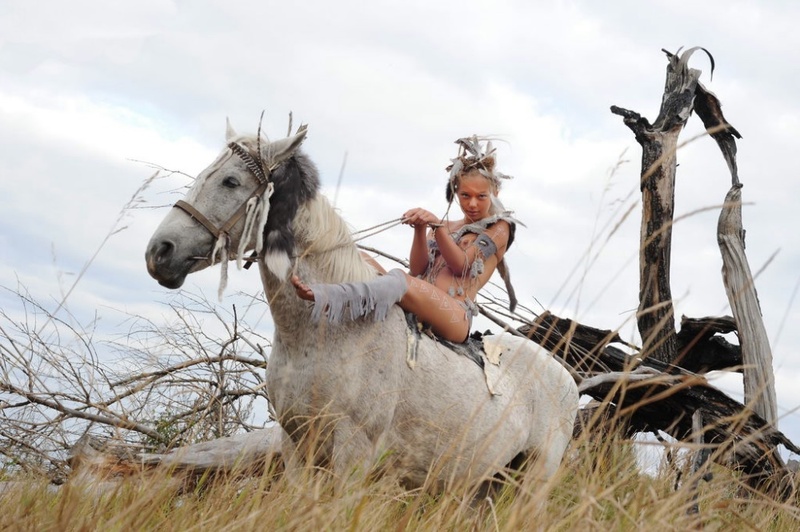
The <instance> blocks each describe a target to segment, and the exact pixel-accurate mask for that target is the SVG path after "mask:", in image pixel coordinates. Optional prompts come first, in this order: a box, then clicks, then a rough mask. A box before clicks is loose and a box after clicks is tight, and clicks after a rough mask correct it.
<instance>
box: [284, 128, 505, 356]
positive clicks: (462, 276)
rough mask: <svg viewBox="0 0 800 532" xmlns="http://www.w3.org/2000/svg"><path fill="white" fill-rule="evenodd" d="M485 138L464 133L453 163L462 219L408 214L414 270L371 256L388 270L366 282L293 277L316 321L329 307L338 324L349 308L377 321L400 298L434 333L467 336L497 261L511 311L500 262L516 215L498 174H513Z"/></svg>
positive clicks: (451, 186)
mask: <svg viewBox="0 0 800 532" xmlns="http://www.w3.org/2000/svg"><path fill="white" fill-rule="evenodd" d="M482 140H484V139H481V138H479V137H476V136H472V137H468V138H463V139H458V140H457V141H456V143H457V144H458V145H459V151H458V156H457V157H456V158H455V159H452V164H451V165H450V166H448V168H447V170H449V171H450V179H449V181H448V184H447V201H448V204H452V202H453V200H454V199H457V200H458V205H459V207H461V212H462V213H463V215H464V217H463V219H461V220H449V218H448V217H447V214H445V218H444V219H439V218H438V217H436V216H435V215H434V214H433V213H431V212H429V211H427V210H425V209H422V208H415V209H411V210H409V211H406V213H405V214H403V217H402V223H404V224H406V225H409V226H411V227H413V229H414V240H413V242H412V244H411V253H410V257H409V259H410V260H409V263H410V264H409V272H408V273H405V272H402V271H401V270H397V269H395V270H391V271H389V272H385V270H383V268H381V267H380V265H378V264H377V263H376V262H375V261H370V262H371V264H373V265H374V266H377V267H378V269H379V272H381V273H382V274H385V275H381V276H380V277H378V278H377V279H374V280H372V281H368V282H366V283H343V284H338V285H331V284H315V285H311V286H307V285H305V284H304V283H303V282H302V281H300V279H299V278H298V277H297V276H292V284H293V285H294V287H295V289H296V291H297V295H298V296H299V297H301V298H303V299H306V300H309V301H315V309H314V312H313V313H312V318H313V319H319V318H320V317H321V316H322V314H323V313H327V315H328V320H329V321H331V322H338V321H339V320H340V319H341V317H342V313H343V311H344V309H345V308H349V309H350V312H349V314H350V315H351V317H353V318H356V317H359V316H364V315H367V314H369V313H373V317H374V319H376V320H381V319H383V318H384V317H385V316H386V312H387V311H388V308H389V307H390V306H391V305H392V304H394V303H399V305H400V307H401V308H403V310H406V311H408V312H411V313H413V314H415V315H416V316H417V318H418V319H419V320H420V321H422V322H423V323H425V324H427V325H429V326H430V328H431V329H432V330H433V332H434V333H435V334H437V335H439V336H440V337H442V338H444V339H446V340H449V341H451V342H463V341H465V340H466V339H467V336H468V335H469V329H470V326H471V323H472V318H473V317H474V316H475V315H477V313H478V308H477V306H476V305H475V303H474V301H475V299H476V296H477V294H478V291H479V290H480V289H481V288H483V286H484V285H485V284H486V283H487V282H488V281H489V278H490V277H491V276H492V274H493V273H494V271H495V269H498V266H500V270H501V273H502V274H503V278H504V280H505V281H506V286H507V288H508V291H509V299H510V301H511V306H512V310H513V306H514V304H515V300H514V296H513V290H512V289H511V286H510V283H509V281H508V275H507V269H506V268H505V264H504V263H501V261H502V260H503V255H504V254H505V252H506V250H507V249H508V247H509V246H510V245H511V243H512V241H513V239H514V230H515V221H514V219H513V218H511V216H510V213H509V212H507V211H505V210H504V209H503V206H502V204H501V203H500V202H499V200H498V199H497V193H498V192H499V189H500V179H507V178H508V176H506V175H504V174H501V173H500V172H497V171H495V163H496V153H495V150H494V148H493V147H492V143H491V141H488V140H487V141H486V144H485V148H484V146H482V145H481V141H482ZM448 211H449V209H448Z"/></svg>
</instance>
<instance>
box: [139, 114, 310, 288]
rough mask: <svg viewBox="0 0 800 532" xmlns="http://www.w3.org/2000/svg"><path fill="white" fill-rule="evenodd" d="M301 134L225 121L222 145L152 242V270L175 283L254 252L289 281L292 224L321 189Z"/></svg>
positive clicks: (163, 281) (165, 281) (149, 250)
mask: <svg viewBox="0 0 800 532" xmlns="http://www.w3.org/2000/svg"><path fill="white" fill-rule="evenodd" d="M305 133H306V130H305V127H302V128H300V130H298V133H297V134H296V135H294V136H292V137H288V138H285V139H281V140H277V141H274V142H268V141H267V140H265V139H260V140H259V139H258V137H256V136H241V135H237V134H236V133H235V132H234V131H233V129H232V128H231V127H230V124H228V128H227V133H226V147H225V149H224V150H223V151H222V153H221V154H220V155H219V157H217V159H216V160H215V161H214V162H213V163H211V165H210V166H208V168H206V169H205V170H203V171H202V172H201V173H200V175H199V176H198V178H197V179H196V180H195V182H194V184H193V185H192V187H191V188H190V189H189V191H188V193H187V194H186V197H185V198H184V199H183V200H180V201H178V202H177V203H176V204H175V208H173V209H172V210H171V211H170V212H169V214H167V216H166V217H165V218H164V220H163V221H162V222H161V224H160V225H159V226H158V228H157V229H156V232H155V234H153V237H152V238H151V239H150V243H149V244H148V245H147V251H146V253H145V258H146V260H147V271H148V272H149V273H150V275H151V276H152V277H153V278H154V279H156V280H157V281H158V282H159V283H160V284H161V285H163V286H166V287H167V288H178V287H180V286H181V285H182V284H183V282H184V280H185V279H186V276H187V275H188V274H190V273H193V272H196V271H199V270H202V269H203V268H206V267H208V266H210V265H212V264H214V263H215V262H218V261H227V260H232V259H234V258H236V257H238V258H239V260H241V258H242V255H243V254H244V253H245V252H247V251H250V250H256V251H257V252H258V253H259V254H262V256H263V257H264V261H265V263H266V265H267V268H268V269H269V270H270V271H271V272H272V273H273V274H274V275H276V276H277V277H279V278H281V279H284V278H286V276H287V274H288V272H289V269H290V266H291V256H292V254H293V252H294V244H295V243H294V232H293V231H292V221H293V219H294V216H295V214H296V212H297V208H298V207H299V206H300V205H301V204H302V203H304V202H306V201H308V200H309V199H311V198H312V197H314V195H315V194H316V193H317V190H318V188H319V179H318V177H317V170H316V168H315V167H314V165H313V163H312V162H311V161H310V160H309V159H308V158H307V157H306V156H305V155H303V154H302V153H300V152H299V151H298V148H299V146H300V144H301V143H302V142H303V140H304V138H305ZM230 251H233V253H230ZM240 263H241V262H240Z"/></svg>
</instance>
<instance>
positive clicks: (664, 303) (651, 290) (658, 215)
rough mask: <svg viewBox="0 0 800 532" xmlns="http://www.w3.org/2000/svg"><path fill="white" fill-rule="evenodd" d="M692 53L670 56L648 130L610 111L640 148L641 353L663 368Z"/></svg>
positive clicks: (668, 346) (632, 116) (669, 345)
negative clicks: (679, 149)
mask: <svg viewBox="0 0 800 532" xmlns="http://www.w3.org/2000/svg"><path fill="white" fill-rule="evenodd" d="M694 51H695V49H694V48H693V49H690V50H687V51H686V52H684V54H683V55H682V56H678V55H674V54H671V53H669V52H666V51H665V53H666V54H667V58H668V59H669V63H668V65H667V80H666V85H665V87H664V96H663V98H662V100H661V110H660V111H659V114H658V118H656V121H655V123H654V124H653V125H650V123H649V122H648V121H647V119H645V118H644V117H642V116H641V115H639V114H638V113H635V112H633V111H628V110H627V109H621V108H619V107H616V106H613V107H611V112H612V113H614V114H617V115H620V116H622V117H623V119H624V123H625V125H626V126H628V127H629V128H630V129H631V131H633V133H634V134H635V135H636V140H637V142H639V144H640V145H641V146H642V181H641V190H642V227H641V240H640V246H639V312H638V315H637V322H638V327H639V334H640V335H641V337H642V353H643V355H644V356H647V357H652V358H655V359H656V360H660V361H662V362H671V361H672V360H674V359H675V357H676V356H677V337H676V335H677V333H676V331H675V310H674V307H673V304H672V291H671V289H670V255H671V253H672V223H673V214H674V209H675V169H676V166H677V163H676V157H675V153H676V151H677V146H678V136H679V135H680V132H681V130H682V129H683V126H684V125H685V124H686V120H688V118H689V116H690V115H691V113H692V109H693V105H694V98H695V90H696V88H697V80H698V78H699V77H700V71H699V70H696V69H690V68H689V67H688V64H687V63H688V61H689V57H690V56H691V55H692V53H693V52H694Z"/></svg>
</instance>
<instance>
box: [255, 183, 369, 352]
mask: <svg viewBox="0 0 800 532" xmlns="http://www.w3.org/2000/svg"><path fill="white" fill-rule="evenodd" d="M293 226H294V228H295V240H296V246H297V249H296V251H295V255H296V256H295V258H294V261H295V262H294V268H293V271H294V272H296V274H297V275H298V276H299V277H300V279H302V280H303V282H305V283H308V284H311V283H344V282H358V281H365V280H367V279H370V278H372V277H374V276H375V271H374V270H373V269H372V268H371V267H370V266H368V265H367V264H366V263H365V262H364V261H363V260H362V259H361V257H360V255H359V252H358V249H357V248H356V246H355V244H354V243H353V240H352V238H351V236H350V230H349V228H348V227H347V225H346V224H345V222H344V220H342V218H341V217H340V216H339V215H338V214H337V213H336V212H335V211H334V210H333V208H332V207H331V206H330V204H329V203H328V201H327V199H325V197H324V196H321V195H318V197H317V198H314V199H313V200H311V201H310V202H309V203H308V205H305V206H303V207H301V208H300V209H299V210H298V213H297V216H296V217H295V220H294V222H293ZM259 269H260V271H261V280H262V282H263V284H264V292H265V294H266V296H267V302H268V303H269V307H270V310H271V312H272V317H273V321H274V322H275V326H276V328H277V330H278V332H279V333H280V335H281V336H282V337H283V338H299V337H306V336H308V332H309V328H310V327H314V325H313V324H311V320H310V319H311V305H310V304H309V303H308V301H305V300H302V299H300V298H299V297H298V296H297V294H296V292H295V289H294V287H293V286H292V284H291V283H290V282H289V279H285V280H280V279H278V278H277V277H275V275H273V274H272V273H271V272H270V271H269V270H268V269H267V267H266V266H265V265H264V264H263V262H262V261H259Z"/></svg>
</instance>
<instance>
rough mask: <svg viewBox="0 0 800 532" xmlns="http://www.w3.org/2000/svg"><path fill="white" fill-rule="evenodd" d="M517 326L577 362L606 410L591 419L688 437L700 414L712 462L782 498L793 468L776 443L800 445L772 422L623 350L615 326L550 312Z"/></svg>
mask: <svg viewBox="0 0 800 532" xmlns="http://www.w3.org/2000/svg"><path fill="white" fill-rule="evenodd" d="M710 323H713V322H710ZM711 326H712V325H709V327H711ZM729 326H730V322H729V320H727V319H725V318H723V319H721V320H720V321H719V322H718V324H717V327H718V328H720V329H721V330H726V329H727V328H728V327H729ZM517 331H518V332H519V333H521V334H524V335H525V336H527V337H528V338H530V339H531V340H533V341H535V342H536V343H538V344H539V345H541V346H542V347H544V348H546V349H548V350H550V351H552V352H553V353H554V354H555V355H556V356H559V357H561V358H562V359H563V360H564V361H565V362H566V363H567V364H569V365H571V366H573V367H575V368H576V370H577V371H578V372H579V373H580V374H581V376H582V377H583V380H582V382H581V383H580V384H579V391H580V393H581V394H585V395H588V396H590V397H592V398H593V399H595V401H597V403H595V404H594V406H593V408H594V409H595V411H597V408H598V407H605V408H606V409H607V410H608V411H607V412H602V414H601V415H596V416H595V418H597V419H600V420H605V421H606V422H613V423H616V424H619V425H620V426H622V427H624V430H626V431H627V433H628V434H629V435H633V434H635V433H657V432H658V431H662V432H663V433H665V434H668V435H670V436H671V437H673V438H675V439H676V440H681V441H689V442H691V441H692V440H693V439H695V438H696V436H698V435H697V434H696V430H695V428H694V423H696V422H697V420H698V417H697V416H698V415H699V416H700V417H699V420H700V421H702V423H701V426H702V434H701V436H702V437H703V441H704V442H705V444H706V445H708V446H709V447H710V448H711V449H712V453H711V458H712V460H714V461H715V462H716V463H719V464H721V465H723V466H725V467H729V468H731V469H734V470H737V471H741V472H742V473H743V474H744V477H745V480H746V482H747V483H748V484H749V485H751V486H752V487H753V488H756V489H759V490H761V491H764V492H768V493H773V494H775V495H778V496H781V497H786V496H788V494H789V492H790V491H791V490H790V488H789V485H790V479H792V478H793V472H792V471H791V470H789V469H788V468H787V467H786V465H785V464H784V463H783V460H782V459H781V457H780V455H779V453H778V449H777V447H778V446H779V445H782V446H784V447H785V448H786V449H787V450H789V451H791V452H793V453H796V454H800V448H799V447H797V446H796V445H795V444H794V443H793V442H792V441H791V440H789V438H787V437H786V436H785V435H784V434H783V433H782V432H781V431H779V430H778V429H777V427H776V426H775V425H774V424H772V423H769V422H767V421H766V420H765V419H764V418H762V417H761V416H759V415H757V414H754V413H752V412H751V411H750V410H749V409H748V408H746V407H745V405H743V404H742V403H740V402H738V401H736V400H735V399H733V398H731V397H729V396H728V395H726V394H725V393H723V392H722V391H720V390H719V389H717V388H715V387H714V386H712V385H711V384H709V382H708V381H707V380H706V379H705V377H703V376H702V375H699V374H696V373H693V372H691V371H687V370H686V369H684V368H682V367H680V366H677V365H675V364H667V363H664V362H662V361H660V360H656V359H654V358H652V357H648V358H641V357H639V356H636V355H630V354H627V353H625V352H624V351H623V350H622V349H619V348H617V347H614V346H612V345H609V344H610V343H611V342H614V341H618V336H617V335H616V333H614V332H613V331H605V330H602V329H596V328H594V327H589V326H585V325H582V324H580V323H577V322H575V321H573V320H568V319H562V318H559V317H558V316H555V315H554V314H551V313H549V312H547V313H545V314H543V315H541V316H539V317H538V318H537V319H536V320H535V321H534V322H532V323H529V324H527V325H523V326H521V327H519V328H518V329H517ZM598 405H599V406H598ZM693 420H694V421H693ZM583 422H584V423H585V422H586V421H585V420H583Z"/></svg>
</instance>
